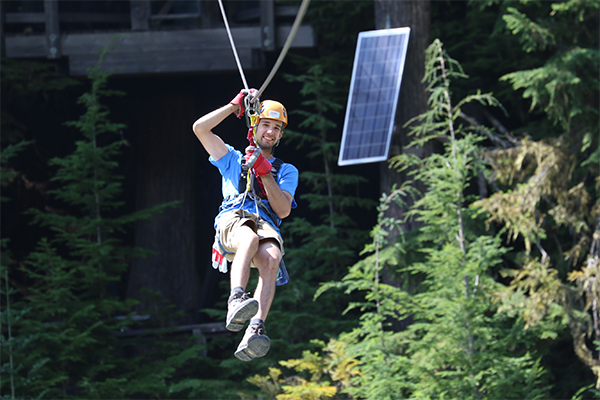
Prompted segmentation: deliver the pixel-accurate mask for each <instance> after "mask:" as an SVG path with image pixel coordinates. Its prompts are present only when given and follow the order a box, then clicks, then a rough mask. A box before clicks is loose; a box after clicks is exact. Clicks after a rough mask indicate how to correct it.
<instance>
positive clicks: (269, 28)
mask: <svg viewBox="0 0 600 400" xmlns="http://www.w3.org/2000/svg"><path fill="white" fill-rule="evenodd" d="M259 3H260V29H261V47H262V49H263V51H273V50H275V6H274V5H273V0H263V1H260V2H259Z"/></svg>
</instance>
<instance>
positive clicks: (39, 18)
mask: <svg viewBox="0 0 600 400" xmlns="http://www.w3.org/2000/svg"><path fill="white" fill-rule="evenodd" d="M58 17H59V20H60V22H101V23H123V22H128V21H129V16H128V15H126V14H110V13H89V12H88V13H80V12H65V13H59V16H58ZM6 22H7V23H9V24H40V23H42V24H43V23H45V22H46V13H45V12H43V13H30V12H19V13H8V14H6Z"/></svg>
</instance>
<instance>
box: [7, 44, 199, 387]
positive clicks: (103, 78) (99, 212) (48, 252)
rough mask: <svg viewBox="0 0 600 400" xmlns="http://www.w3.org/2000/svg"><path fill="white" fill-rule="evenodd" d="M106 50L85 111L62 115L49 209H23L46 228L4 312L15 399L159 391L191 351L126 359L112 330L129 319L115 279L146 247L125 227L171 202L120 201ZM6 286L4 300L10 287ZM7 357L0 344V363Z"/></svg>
mask: <svg viewBox="0 0 600 400" xmlns="http://www.w3.org/2000/svg"><path fill="white" fill-rule="evenodd" d="M107 51H109V48H107V49H105V51H104V52H103V53H102V54H101V56H100V61H99V63H98V65H97V66H96V67H94V68H92V69H91V70H90V75H89V78H90V81H91V89H90V91H89V92H87V93H84V94H83V95H82V96H81V97H80V99H79V102H80V103H81V104H82V105H83V106H84V107H85V113H84V114H83V115H82V116H81V117H80V119H79V120H77V121H73V122H69V123H68V125H69V126H72V127H75V128H76V129H77V130H78V131H79V132H80V133H81V139H80V140H78V141H77V142H76V143H75V149H74V151H73V153H71V154H69V155H68V156H66V157H64V158H55V159H53V160H51V165H53V166H56V167H57V171H56V175H55V177H54V178H53V179H52V182H53V185H54V188H53V190H49V191H48V192H47V193H48V194H49V195H51V196H52V197H53V198H54V199H55V203H54V208H49V209H48V210H38V209H33V210H31V214H32V215H33V216H34V223H35V224H37V225H40V226H42V227H45V228H47V230H48V232H49V234H48V237H45V238H43V239H42V240H41V241H40V243H39V244H38V247H37V249H36V251H34V252H32V253H31V254H30V255H29V256H28V257H27V259H26V260H24V261H23V262H22V264H21V265H22V273H24V274H26V275H27V277H28V279H29V282H31V285H30V286H28V287H27V288H25V293H24V295H23V296H22V297H21V298H19V297H15V298H16V299H17V300H18V301H16V302H14V303H13V302H11V303H10V305H11V313H10V315H9V316H8V317H7V318H6V319H5V321H7V322H9V323H11V325H12V326H11V328H12V335H13V337H12V338H11V339H9V342H8V346H10V345H11V344H12V345H13V348H12V349H11V351H10V352H8V356H9V357H10V360H9V364H10V371H9V372H10V373H9V374H3V375H2V384H3V387H5V385H6V384H7V382H8V381H7V379H9V378H10V386H11V389H12V390H13V391H14V392H13V393H14V395H15V396H18V397H20V398H37V397H52V398H59V397H60V398H69V397H78V398H80V397H82V396H85V397H88V396H89V397H96V398H123V397H127V396H131V395H134V394H135V393H146V394H147V395H150V396H157V397H164V396H166V395H167V393H168V388H169V385H171V384H172V383H173V382H172V380H171V378H172V376H173V374H174V373H175V371H176V370H177V368H178V367H180V366H181V365H182V364H183V363H184V362H186V360H189V359H190V358H193V357H196V356H197V354H198V350H199V348H198V347H197V346H187V345H186V346H183V348H182V347H181V344H178V343H172V344H171V343H168V342H167V343H165V344H164V345H162V343H163V342H161V341H160V340H159V341H158V342H157V343H156V344H155V346H153V347H154V348H152V349H148V351H147V352H146V353H144V354H142V355H141V356H137V357H129V358H128V357H125V354H123V351H122V348H123V347H122V346H121V345H120V344H119V343H118V342H117V338H116V336H115V334H116V333H117V332H119V331H120V330H121V329H125V328H131V327H132V326H133V325H134V323H133V322H132V320H131V319H130V318H129V315H130V312H129V310H130V308H131V306H132V301H123V300H122V299H121V298H120V296H119V293H118V290H117V286H116V284H117V282H118V281H119V280H120V279H121V278H122V276H123V274H124V273H125V272H126V269H127V265H128V264H127V263H128V260H129V259H130V258H132V257H141V256H144V255H145V254H147V251H144V250H141V249H134V248H131V247H130V246H128V245H126V244H125V243H124V237H125V235H124V234H125V232H126V230H127V229H128V228H129V227H130V226H131V224H132V223H134V222H135V221H138V220H141V219H150V218H152V217H153V216H154V215H156V214H157V213H158V212H160V211H161V210H162V209H164V208H165V207H169V206H173V204H165V205H161V206H159V207H155V208H153V209H147V210H142V211H138V212H135V213H130V214H124V213H123V212H122V210H121V209H122V206H123V201H122V200H121V199H120V194H121V178H120V176H118V175H117V174H116V173H115V170H116V168H117V166H118V162H117V160H118V155H119V152H120V148H121V146H122V145H123V144H124V143H123V140H122V139H121V136H120V135H119V131H120V130H121V129H123V128H124V126H123V125H122V124H117V123H112V122H111V121H110V120H109V118H108V117H109V110H108V109H107V108H106V106H104V105H103V104H102V103H101V100H102V99H103V98H105V97H107V96H111V95H117V94H120V93H119V92H115V91H111V90H109V89H107V80H108V78H109V76H110V72H103V71H102V70H101V68H100V67H101V63H102V61H103V58H104V56H105V55H106V52H107ZM3 278H4V277H3ZM9 279H10V278H9V277H8V278H7V280H6V281H7V282H8V280H9ZM4 294H5V295H6V296H8V297H7V299H9V300H10V299H11V290H10V288H9V290H7V292H6V293H4ZM9 300H7V303H6V305H7V307H8V304H9V303H8V301H9ZM4 315H5V314H4V313H3V317H4ZM119 315H120V316H122V318H115V317H116V316H119ZM17 316H18V318H16V317H17ZM159 336H160V335H159ZM11 340H12V341H11ZM5 344H6V343H4V342H3V347H4V346H5ZM17 344H20V345H21V347H20V349H19V350H20V351H19V352H15V347H16V345H17ZM130 345H131V344H130ZM6 356H7V352H3V354H2V358H3V365H5V364H4V363H5V359H6ZM3 369H5V368H4V367H3ZM5 370H6V369H5ZM13 393H11V396H12V394H13ZM13 397H14V396H13Z"/></svg>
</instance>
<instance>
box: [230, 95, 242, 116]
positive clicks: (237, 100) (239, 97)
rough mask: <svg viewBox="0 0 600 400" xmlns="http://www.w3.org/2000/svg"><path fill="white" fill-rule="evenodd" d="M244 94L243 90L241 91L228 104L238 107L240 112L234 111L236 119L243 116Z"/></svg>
mask: <svg viewBox="0 0 600 400" xmlns="http://www.w3.org/2000/svg"><path fill="white" fill-rule="evenodd" d="M244 92H245V91H244V90H241V91H240V92H239V93H238V94H237V96H235V97H234V98H233V100H231V101H230V102H229V104H233V105H237V106H240V110H239V111H235V115H236V117H238V118H242V115H244V97H246V93H244Z"/></svg>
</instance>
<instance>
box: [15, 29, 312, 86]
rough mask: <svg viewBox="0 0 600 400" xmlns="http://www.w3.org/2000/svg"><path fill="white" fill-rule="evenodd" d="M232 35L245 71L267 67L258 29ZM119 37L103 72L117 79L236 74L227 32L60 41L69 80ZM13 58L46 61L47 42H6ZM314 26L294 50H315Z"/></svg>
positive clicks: (280, 35)
mask: <svg viewBox="0 0 600 400" xmlns="http://www.w3.org/2000/svg"><path fill="white" fill-rule="evenodd" d="M290 28H291V27H290V26H280V27H278V28H277V35H276V38H277V41H276V43H277V44H276V46H277V47H278V48H280V47H281V46H283V43H284V42H285V39H286V38H287V36H288V33H289V31H290ZM232 36H233V40H234V41H235V45H236V47H237V50H238V54H239V57H240V62H241V64H242V66H243V67H244V70H246V69H248V70H251V69H260V68H266V66H265V65H264V61H263V57H262V49H261V29H260V27H241V28H232ZM115 37H118V39H117V40H116V41H115V42H114V45H115V46H116V48H115V49H114V50H112V51H111V52H110V53H109V54H108V56H107V57H106V60H105V63H104V67H105V68H107V69H108V68H118V70H116V71H115V74H144V73H168V72H200V71H229V70H237V66H236V63H235V58H234V56H233V52H232V50H231V46H230V44H229V39H228V37H227V33H226V31H225V29H218V28H215V29H190V30H180V31H145V32H124V33H84V34H64V35H61V36H60V47H61V53H62V57H67V58H68V65H69V74H70V75H74V76H77V75H86V74H87V72H86V71H87V68H88V67H90V66H94V65H95V64H96V63H97V62H98V52H99V51H100V50H101V49H102V48H104V46H106V45H107V44H108V43H109V41H110V40H111V39H113V38H115ZM5 43H6V56H7V57H9V58H45V57H46V54H47V51H48V50H47V45H46V37H45V36H41V35H37V36H12V37H6V38H5ZM313 46H314V37H313V32H312V28H311V27H310V26H301V27H300V29H299V30H298V33H297V34H296V37H295V39H294V42H292V47H313Z"/></svg>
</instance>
